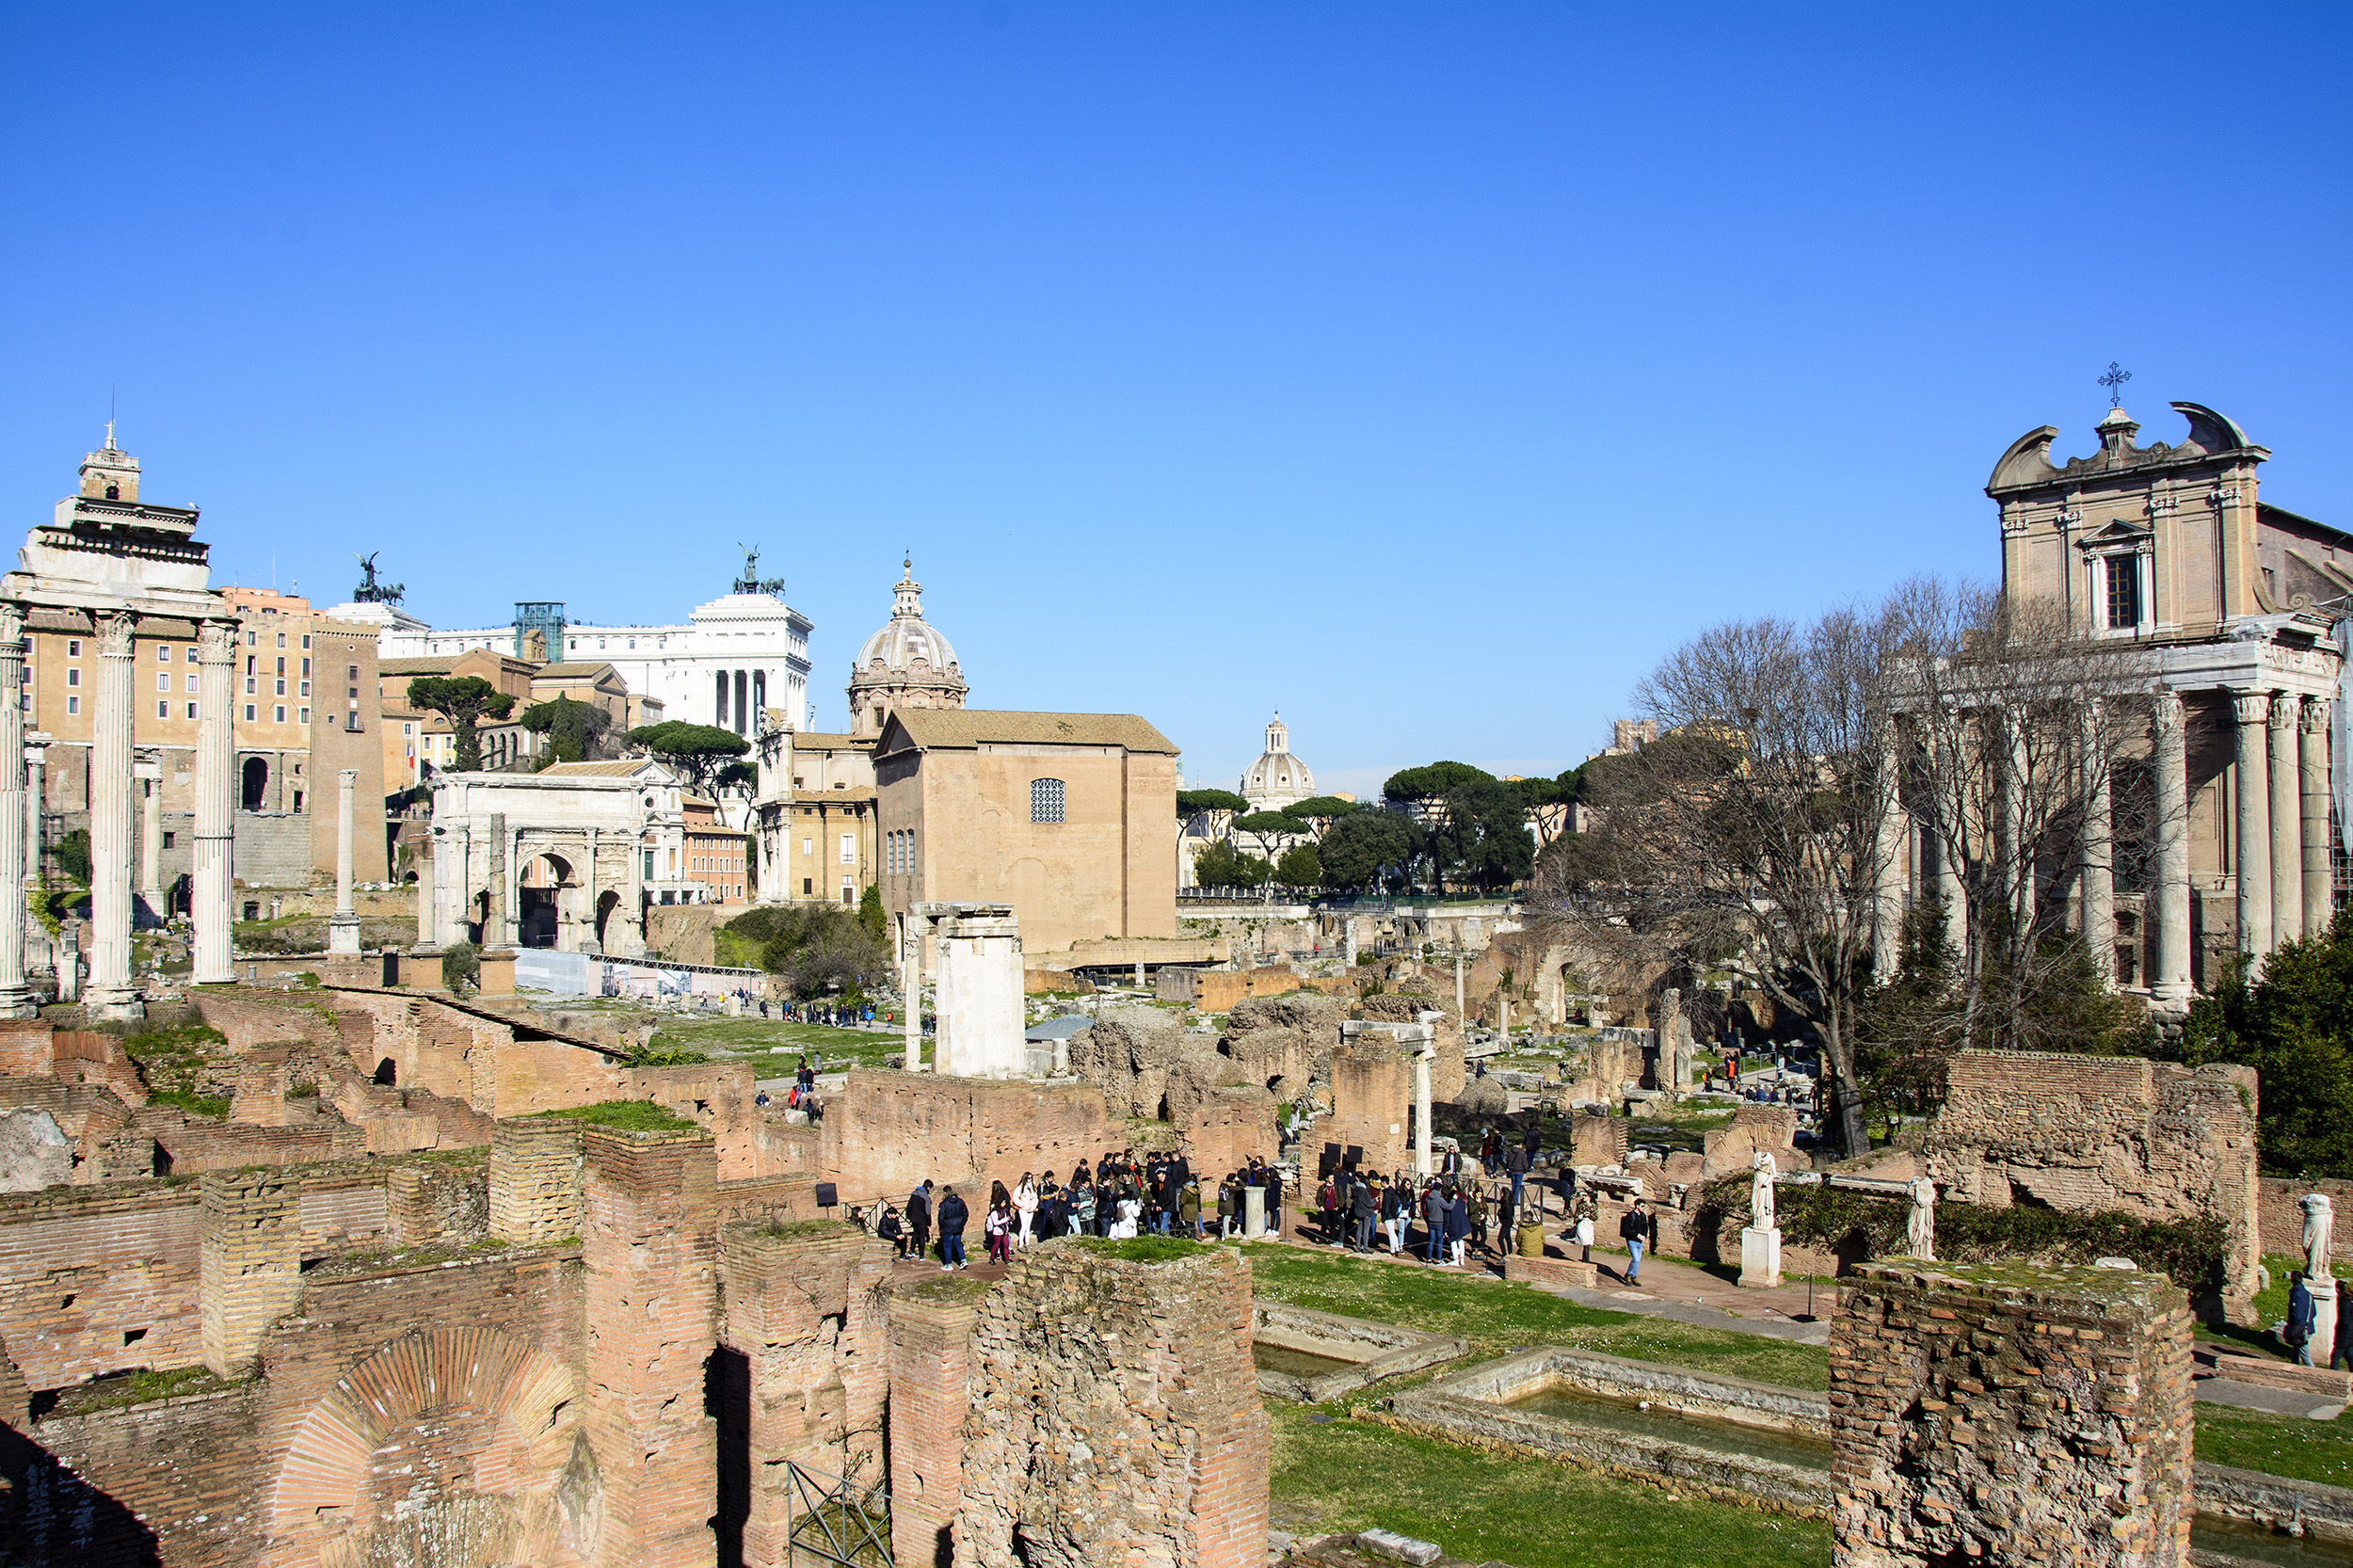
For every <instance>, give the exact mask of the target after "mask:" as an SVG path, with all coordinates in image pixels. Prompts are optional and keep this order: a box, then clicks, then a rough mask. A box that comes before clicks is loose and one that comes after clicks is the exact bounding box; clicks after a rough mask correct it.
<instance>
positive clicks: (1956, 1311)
mask: <svg viewBox="0 0 2353 1568" xmlns="http://www.w3.org/2000/svg"><path fill="white" fill-rule="evenodd" d="M1830 1360H1831V1385H1830V1408H1831V1426H1832V1432H1833V1438H1834V1441H1835V1445H1836V1452H1835V1457H1834V1459H1833V1468H1832V1472H1831V1478H1832V1487H1833V1494H1834V1498H1833V1515H1832V1528H1833V1549H1832V1561H1833V1564H1834V1568H1915V1565H1917V1568H1928V1565H1929V1564H1945V1563H1949V1562H1955V1561H1961V1560H1984V1561H1987V1562H2026V1561H2033V1562H2038V1563H2050V1564H2055V1565H2076V1564H2084V1565H2089V1564H2110V1563H2113V1564H2120V1565H2121V1564H2131V1565H2135V1568H2184V1565H2185V1564H2186V1563H2187V1561H2188V1556H2189V1528H2190V1519H2191V1515H2192V1512H2194V1510H2193V1505H2192V1501H2191V1474H2190V1466H2191V1453H2190V1446H2191V1433H2192V1416H2191V1406H2190V1314H2189V1309H2188V1307H2187V1305H2186V1304H2185V1303H2184V1302H2183V1299H2182V1292H2181V1291H2180V1289H2179V1288H2176V1287H2175V1286H2174V1285H2173V1284H2172V1282H2171V1281H2170V1280H2169V1279H2167V1278H2166V1277H2165V1276H2164V1275H2162V1274H2142V1273H2133V1272H2125V1271H2119V1270H2105V1269H2064V1270H2037V1269H2028V1268H2023V1267H2016V1266H2000V1267H1986V1268H1982V1269H1971V1268H1969V1267H1966V1266H1961V1267H1956V1268H1953V1269H1951V1270H1945V1269H1940V1268H1936V1267H1933V1266H1930V1267H1928V1268H1920V1267H1918V1266H1916V1265H1915V1266H1912V1267H1905V1266H1902V1265H1896V1264H1888V1265H1868V1266H1866V1267H1865V1268H1864V1269H1863V1270H1862V1271H1860V1272H1859V1273H1858V1274H1857V1275H1856V1276H1855V1277H1854V1278H1852V1279H1850V1280H1849V1281H1848V1283H1847V1285H1846V1287H1845V1288H1844V1289H1843V1290H1842V1291H1841V1292H1840V1294H1839V1301H1838V1314H1837V1317H1836V1319H1835V1320H1833V1327H1832V1337H1831V1352H1830Z"/></svg>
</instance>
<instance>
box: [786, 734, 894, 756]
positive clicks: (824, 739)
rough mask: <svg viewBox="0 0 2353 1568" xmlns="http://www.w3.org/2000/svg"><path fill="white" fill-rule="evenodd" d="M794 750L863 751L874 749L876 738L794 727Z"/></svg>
mask: <svg viewBox="0 0 2353 1568" xmlns="http://www.w3.org/2000/svg"><path fill="white" fill-rule="evenodd" d="M786 733H788V734H790V735H791V736H792V749H793V750H794V751H861V750H872V748H873V745H874V742H875V740H876V737H875V736H872V735H842V734H838V733H835V732H833V731H829V730H823V729H793V730H788V731H786Z"/></svg>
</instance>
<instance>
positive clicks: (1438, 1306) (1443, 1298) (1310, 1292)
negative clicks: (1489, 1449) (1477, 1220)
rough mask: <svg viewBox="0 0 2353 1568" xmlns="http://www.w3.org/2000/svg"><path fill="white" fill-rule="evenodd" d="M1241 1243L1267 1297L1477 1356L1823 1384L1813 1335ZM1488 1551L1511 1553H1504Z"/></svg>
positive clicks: (1826, 1357)
mask: <svg viewBox="0 0 2353 1568" xmlns="http://www.w3.org/2000/svg"><path fill="white" fill-rule="evenodd" d="M1249 1251H1250V1272H1251V1277H1252V1280H1253V1282H1254V1284H1255V1285H1256V1288H1257V1293H1258V1294H1259V1295H1261V1296H1263V1297H1265V1298H1266V1299H1267V1300H1269V1301H1277V1302H1287V1303H1289V1304H1291V1305H1293V1306H1304V1307H1308V1308H1311V1309H1313V1310H1315V1311H1318V1312H1337V1313H1339V1314H1341V1315H1342V1316H1344V1317H1350V1318H1369V1319H1371V1320H1373V1321H1375V1322H1381V1323H1398V1324H1402V1325H1404V1326H1406V1327H1409V1328H1418V1329H1427V1330H1429V1331H1431V1332H1432V1333H1435V1334H1451V1335H1459V1336H1462V1337H1463V1338H1465V1339H1467V1340H1469V1341H1470V1342H1471V1352H1472V1356H1473V1358H1474V1359H1477V1360H1486V1359H1489V1358H1492V1357H1494V1356H1498V1355H1503V1354H1506V1353H1508V1352H1511V1351H1512V1350H1513V1348H1514V1347H1516V1346H1534V1345H1563V1346H1570V1347H1573V1348H1575V1349H1577V1350H1588V1351H1599V1352H1603V1353H1604V1354H1607V1355H1623V1356H1626V1357H1629V1358H1631V1359H1634V1360H1640V1361H1657V1362H1663V1363H1665V1364H1667V1365H1669V1366H1673V1367H1699V1368H1707V1369H1708V1370H1711V1371H1717V1372H1728V1373H1730V1374H1732V1375H1733V1376H1735V1377H1744V1378H1753V1379H1755V1380H1756V1381H1758V1382H1760V1383H1777V1384H1783V1385H1784V1386H1785V1387H1790V1388H1812V1389H1825V1388H1828V1387H1829V1386H1830V1352H1828V1351H1827V1350H1825V1349H1823V1348H1822V1347H1821V1346H1819V1345H1798V1344H1792V1343H1790V1342H1789V1341H1787V1340H1784V1339H1768V1338H1766V1337H1764V1336H1761V1335H1754V1334H1738V1333H1735V1332H1733V1331H1731V1330H1729V1329H1712V1328H1700V1327H1697V1326H1695V1325H1693V1324H1689V1323H1679V1322H1675V1321H1673V1320H1670V1319H1665V1318H1641V1317H1637V1316H1635V1315H1634V1314H1632V1313H1627V1312H1608V1311H1604V1310H1602V1309H1600V1308H1597V1307H1591V1306H1580V1305H1578V1304H1577V1303H1575V1302H1572V1301H1569V1300H1567V1299H1565V1298H1564V1297H1561V1296H1554V1295H1548V1294H1546V1293H1545V1292H1544V1291H1541V1290H1537V1289H1533V1288H1530V1287H1529V1286H1525V1285H1506V1284H1504V1283H1502V1282H1501V1281H1496V1280H1491V1281H1488V1282H1486V1283H1483V1284H1482V1283H1481V1282H1480V1281H1478V1280H1475V1279H1470V1278H1466V1277H1465V1276H1464V1275H1461V1274H1452V1273H1442V1272H1437V1271H1435V1270H1427V1269H1419V1268H1414V1267H1410V1266H1407V1265H1403V1264H1394V1263H1378V1262H1374V1261H1373V1260H1371V1259H1369V1258H1362V1257H1353V1256H1349V1255H1347V1254H1346V1253H1336V1252H1322V1251H1317V1252H1308V1251H1305V1250H1304V1249H1302V1248H1298V1247H1288V1246H1280V1247H1278V1246H1264V1245H1261V1246H1255V1247H1252V1248H1251V1249H1249ZM1457 1555H1461V1554H1457ZM1488 1555H1490V1556H1495V1555H1504V1556H1506V1559H1507V1560H1512V1561H1517V1559H1512V1558H1509V1556H1508V1554H1495V1553H1490V1554H1488ZM1522 1568H1529V1565H1527V1564H1522Z"/></svg>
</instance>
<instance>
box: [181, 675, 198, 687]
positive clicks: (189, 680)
mask: <svg viewBox="0 0 2353 1568" xmlns="http://www.w3.org/2000/svg"><path fill="white" fill-rule="evenodd" d="M181 680H182V682H183V683H184V685H185V686H186V688H187V689H188V690H189V691H191V692H193V691H195V690H197V689H198V688H197V684H196V672H195V671H194V670H190V671H189V672H188V673H187V674H186V675H184V676H183V677H182V678H181Z"/></svg>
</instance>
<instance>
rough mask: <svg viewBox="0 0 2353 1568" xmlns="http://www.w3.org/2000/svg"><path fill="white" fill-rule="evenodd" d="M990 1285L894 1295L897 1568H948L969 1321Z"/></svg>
mask: <svg viewBox="0 0 2353 1568" xmlns="http://www.w3.org/2000/svg"><path fill="white" fill-rule="evenodd" d="M986 1293H987V1292H986V1288H985V1287H984V1286H982V1285H981V1284H980V1283H979V1282H978V1281H976V1280H969V1279H965V1278H963V1277H961V1276H956V1277H952V1278H948V1279H938V1280H929V1281H925V1282H924V1283H922V1284H920V1285H916V1286H914V1287H912V1288H904V1289H900V1290H895V1291H893V1292H892V1293H891V1297H890V1325H889V1332H890V1346H889V1368H890V1545H891V1559H892V1561H893V1564H894V1568H949V1565H950V1563H951V1562H952V1560H954V1557H955V1549H954V1531H953V1528H952V1527H953V1526H954V1524H955V1518H956V1510H957V1508H958V1507H959V1506H961V1505H962V1503H963V1500H964V1425H965V1421H966V1419H967V1418H968V1416H970V1415H971V1404H970V1401H969V1398H968V1395H967V1393H966V1385H967V1383H968V1379H969V1376H970V1372H971V1340H972V1323H973V1319H974V1315H975V1313H976V1312H977V1310H978V1308H979V1305H980V1301H981V1298H982V1297H983V1296H984V1295H985V1294H986Z"/></svg>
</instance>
